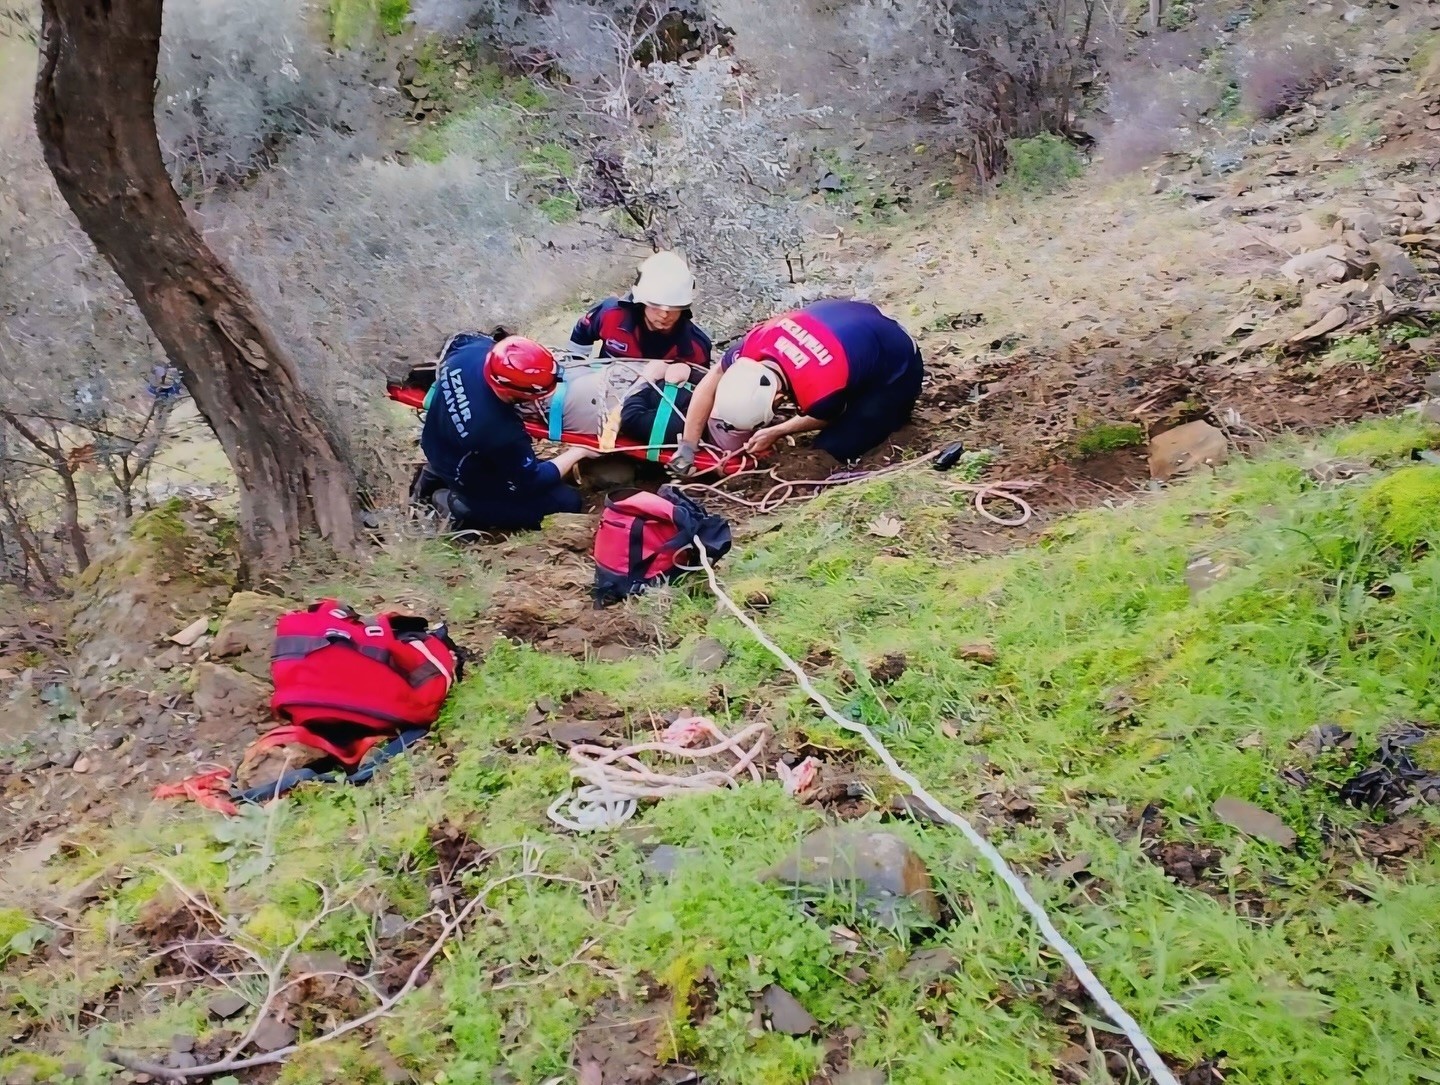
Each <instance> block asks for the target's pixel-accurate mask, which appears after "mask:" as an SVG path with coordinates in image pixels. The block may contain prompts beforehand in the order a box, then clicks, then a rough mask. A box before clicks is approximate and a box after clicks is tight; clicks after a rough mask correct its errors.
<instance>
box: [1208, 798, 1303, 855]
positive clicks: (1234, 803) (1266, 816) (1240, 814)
mask: <svg viewBox="0 0 1440 1085" xmlns="http://www.w3.org/2000/svg"><path fill="white" fill-rule="evenodd" d="M1211 809H1212V812H1213V813H1214V814H1215V816H1216V817H1217V818H1219V819H1220V820H1221V821H1223V822H1224V823H1225V824H1226V825H1229V826H1231V827H1232V828H1235V829H1239V830H1240V831H1241V832H1242V833H1245V834H1246V835H1247V836H1257V837H1260V838H1261V839H1263V840H1269V841H1272V842H1274V843H1276V844H1279V845H1280V846H1281V847H1282V848H1288V847H1292V846H1293V845H1294V843H1295V830H1294V829H1292V828H1290V826H1288V825H1286V824H1285V823H1284V822H1283V821H1281V820H1280V819H1279V818H1278V817H1276V816H1275V815H1274V814H1272V813H1270V811H1268V810H1262V809H1260V807H1258V806H1256V805H1255V804H1254V803H1249V802H1246V801H1245V800H1244V799H1234V798H1230V797H1229V796H1228V795H1227V796H1225V797H1223V798H1219V799H1216V800H1215V805H1214V806H1213V807H1212V808H1211Z"/></svg>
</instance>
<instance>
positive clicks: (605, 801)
mask: <svg viewBox="0 0 1440 1085" xmlns="http://www.w3.org/2000/svg"><path fill="white" fill-rule="evenodd" d="M545 814H546V816H548V817H549V818H550V820H551V821H553V822H554V823H555V824H556V825H559V826H561V827H562V828H565V829H569V830H570V831H571V832H572V833H593V832H595V831H596V830H599V829H618V828H619V827H620V826H621V825H624V824H625V823H626V822H627V821H629V820H630V819H631V818H632V817H634V816H635V800H634V799H632V798H628V797H626V796H624V795H618V794H616V793H615V792H614V791H611V790H610V789H608V788H606V787H603V786H598V787H597V786H596V785H595V784H585V785H584V786H583V787H579V788H576V789H575V790H574V791H567V792H565V794H563V795H561V796H560V797H559V798H558V799H556V800H555V801H554V802H552V803H551V804H550V808H549V809H548V810H546V811H545Z"/></svg>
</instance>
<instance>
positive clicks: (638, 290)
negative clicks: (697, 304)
mask: <svg viewBox="0 0 1440 1085" xmlns="http://www.w3.org/2000/svg"><path fill="white" fill-rule="evenodd" d="M630 296H631V297H632V298H634V299H635V300H636V301H638V302H639V303H640V304H641V305H664V306H667V307H669V308H671V309H688V308H689V307H690V303H691V302H692V301H694V300H695V276H694V275H692V274H690V265H689V264H687V263H686V262H685V257H683V256H681V255H680V254H679V253H678V252H657V253H656V254H655V255H654V256H651V257H649V258H648V259H647V260H646V261H645V262H644V263H643V264H641V265H640V276H639V278H637V279H636V280H635V289H633V290H632V291H630Z"/></svg>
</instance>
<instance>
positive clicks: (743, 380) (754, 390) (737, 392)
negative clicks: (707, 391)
mask: <svg viewBox="0 0 1440 1085" xmlns="http://www.w3.org/2000/svg"><path fill="white" fill-rule="evenodd" d="M780 387H781V385H780V375H779V374H778V373H776V372H775V371H774V370H773V369H771V368H770V367H769V366H767V365H766V364H765V363H763V362H757V361H756V360H755V359H753V358H736V359H735V361H734V362H732V363H731V364H730V368H729V369H727V370H725V372H724V374H723V375H722V376H721V377H720V382H719V383H718V384H716V385H715V405H714V406H713V407H712V408H711V409H710V419H711V421H712V422H717V423H719V424H720V425H721V426H723V427H725V428H728V429H731V430H742V431H745V432H750V431H753V430H757V429H759V428H760V427H761V426H763V425H766V424H767V423H768V422H769V421H770V420H771V419H772V418H774V417H775V397H776V396H777V395H778V394H779V393H780Z"/></svg>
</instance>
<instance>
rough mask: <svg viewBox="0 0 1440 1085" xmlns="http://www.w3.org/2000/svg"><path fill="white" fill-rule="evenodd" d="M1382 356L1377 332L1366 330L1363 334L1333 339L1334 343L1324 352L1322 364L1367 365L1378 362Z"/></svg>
mask: <svg viewBox="0 0 1440 1085" xmlns="http://www.w3.org/2000/svg"><path fill="white" fill-rule="evenodd" d="M1382 357H1383V354H1382V352H1381V349H1380V336H1379V334H1378V333H1377V332H1366V333H1364V334H1363V335H1352V336H1346V337H1345V338H1343V339H1337V340H1335V342H1334V345H1332V346H1331V347H1330V349H1329V350H1327V351H1326V352H1325V356H1324V359H1323V360H1322V365H1324V366H1325V367H1327V368H1328V367H1330V366H1336V365H1359V366H1364V367H1368V366H1372V365H1375V364H1376V363H1378V362H1379V361H1380V359H1381V358H1382Z"/></svg>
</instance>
